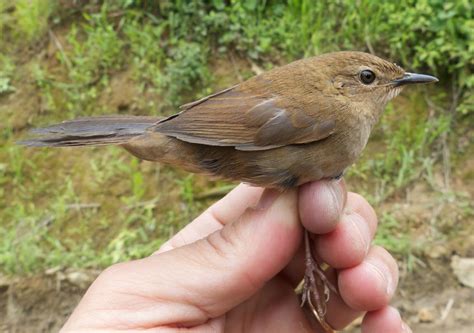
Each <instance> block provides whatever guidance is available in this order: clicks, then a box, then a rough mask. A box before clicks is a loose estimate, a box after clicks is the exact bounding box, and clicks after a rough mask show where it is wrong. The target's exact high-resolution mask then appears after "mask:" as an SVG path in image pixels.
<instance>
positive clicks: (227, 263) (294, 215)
mask: <svg viewBox="0 0 474 333" xmlns="http://www.w3.org/2000/svg"><path fill="white" fill-rule="evenodd" d="M297 207H298V205H297V194H296V191H295V190H290V191H286V192H284V193H281V192H278V191H275V190H265V192H264V193H263V195H262V197H261V199H260V202H259V204H258V205H257V207H255V208H254V209H249V210H247V211H246V212H245V213H244V214H243V215H242V216H241V217H240V218H239V219H238V220H237V221H235V222H233V223H230V224H227V225H225V226H224V228H222V229H221V230H219V231H216V232H214V233H212V234H210V235H209V236H207V237H206V238H204V239H201V240H199V241H197V242H194V243H191V244H189V245H187V246H183V247H180V248H177V249H175V250H172V251H169V252H166V253H163V254H162V256H161V258H160V256H156V258H157V260H159V261H160V262H159V263H157V266H156V267H158V269H159V270H160V276H157V281H156V282H155V283H156V284H155V285H158V284H160V283H162V281H160V280H161V279H163V276H162V274H163V273H165V274H166V275H167V277H168V278H167V284H166V294H167V297H170V298H173V302H176V303H179V302H182V300H186V301H188V303H189V304H190V305H192V306H193V307H196V308H197V309H199V311H194V312H193V311H185V312H184V313H183V314H185V315H186V316H188V317H187V318H182V320H184V321H185V322H187V323H193V324H196V323H199V322H201V321H202V322H205V321H207V320H208V319H209V318H215V317H218V316H220V315H222V314H224V313H226V312H227V311H229V310H230V309H232V308H234V307H235V306H237V305H238V304H240V303H242V302H243V301H245V300H246V299H248V298H250V297H251V296H252V295H254V294H255V293H256V292H257V291H258V290H259V289H260V288H262V286H263V285H264V284H265V283H266V282H267V281H268V280H270V279H271V278H272V277H274V276H275V275H276V274H278V272H280V271H281V270H282V269H283V268H284V267H285V266H286V265H287V264H288V262H289V261H290V260H291V259H292V258H293V256H294V255H295V252H296V250H297V248H298V246H299V243H300V237H301V226H300V224H299V220H298V212H297ZM147 259H150V260H153V259H152V257H150V258H147ZM157 292H158V293H161V292H163V289H161V288H160V290H157ZM163 319H164V320H166V319H167V318H163Z"/></svg>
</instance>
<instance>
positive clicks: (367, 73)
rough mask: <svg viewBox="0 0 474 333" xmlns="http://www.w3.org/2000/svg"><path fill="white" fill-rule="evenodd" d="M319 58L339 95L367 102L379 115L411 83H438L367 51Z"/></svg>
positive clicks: (355, 101) (327, 55) (334, 90)
mask: <svg viewBox="0 0 474 333" xmlns="http://www.w3.org/2000/svg"><path fill="white" fill-rule="evenodd" d="M317 58H318V62H320V64H319V65H318V67H319V68H322V70H323V71H325V72H326V73H325V74H326V75H325V77H326V78H327V79H328V80H330V83H331V86H332V89H331V90H332V91H333V92H334V93H335V94H336V95H339V96H340V97H341V98H345V99H347V100H348V101H351V102H352V103H364V104H365V105H367V106H369V107H370V109H372V110H376V111H377V112H381V111H382V110H383V108H384V107H385V105H386V104H387V102H388V101H389V100H391V99H392V98H394V97H395V96H397V95H398V94H399V93H400V92H401V90H402V89H403V87H404V86H406V85H408V84H415V83H429V82H438V79H437V78H435V77H434V76H430V75H425V74H415V73H408V72H406V71H405V70H404V69H403V68H401V67H400V66H398V65H396V64H394V63H392V62H389V61H386V60H384V59H381V58H379V57H376V56H374V55H372V54H368V53H363V52H334V53H328V54H325V55H322V56H320V57H317ZM321 65H322V66H321ZM326 83H327V82H326Z"/></svg>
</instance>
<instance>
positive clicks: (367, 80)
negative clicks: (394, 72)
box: [359, 69, 375, 84]
mask: <svg viewBox="0 0 474 333" xmlns="http://www.w3.org/2000/svg"><path fill="white" fill-rule="evenodd" d="M359 77H360V80H361V81H362V83H363V84H371V83H372V82H374V81H375V73H374V72H372V71H371V70H368V69H365V70H363V71H362V72H360V74H359Z"/></svg>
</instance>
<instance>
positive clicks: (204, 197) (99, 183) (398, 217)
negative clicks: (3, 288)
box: [0, 0, 474, 275]
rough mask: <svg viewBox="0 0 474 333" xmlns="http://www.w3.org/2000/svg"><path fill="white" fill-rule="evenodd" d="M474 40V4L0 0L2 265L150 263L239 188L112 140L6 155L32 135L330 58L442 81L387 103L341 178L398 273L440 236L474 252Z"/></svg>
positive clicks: (15, 270) (161, 108)
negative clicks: (373, 220)
mask: <svg viewBox="0 0 474 333" xmlns="http://www.w3.org/2000/svg"><path fill="white" fill-rule="evenodd" d="M473 31H474V20H473V4H472V2H471V1H469V0H447V1H444V0H419V1H415V0H398V1H376V0H358V1H342V0H337V1H312V0H287V1H277V0H274V1H270V0H269V1H265V0H261V1H258V0H246V1H235V0H230V1H229V0H227V1H225V0H212V1H204V0H189V1H184V0H182V1H180V0H178V1H146V0H143V1H133V0H120V1H109V0H105V1H80V0H75V1H72V0H71V1H66V0H15V1H6V0H0V36H1V38H0V116H1V122H0V131H1V138H0V140H1V145H0V240H1V241H0V271H3V272H4V273H7V274H20V275H23V274H31V273H35V272H40V271H44V270H46V269H50V268H54V267H57V268H65V267H75V268H87V267H99V268H100V267H104V266H106V265H110V264H112V263H114V262H117V261H123V260H127V259H130V258H138V257H142V256H146V255H149V254H150V253H152V252H153V251H154V250H156V249H157V248H158V247H159V246H160V244H161V243H162V242H163V241H165V240H166V239H167V238H169V237H170V235H172V234H173V233H175V232H176V231H177V230H179V228H181V227H182V226H183V225H185V224H186V223H187V222H189V221H190V220H191V219H192V218H193V217H195V216H196V215H197V214H198V213H199V212H201V211H202V210H203V209H204V208H205V207H207V206H208V205H209V204H210V203H211V202H213V201H214V200H216V199H217V198H218V197H219V196H221V195H223V194H224V193H225V192H226V191H228V190H229V189H230V188H231V186H232V185H233V184H228V183H224V182H221V181H212V180H209V179H207V178H206V177H202V176H197V175H190V174H187V173H185V172H182V171H179V170H175V169H173V168H170V167H166V166H161V165H157V164H151V163H148V162H142V161H139V160H137V159H135V158H133V157H132V156H130V155H129V154H127V153H126V152H124V151H121V150H120V149H117V148H88V149H80V150H70V149H27V148H24V147H20V146H17V145H15V141H17V140H18V139H19V138H21V137H23V136H24V135H25V133H26V131H27V130H28V129H29V128H32V127H34V126H41V125H45V124H48V123H51V122H58V121H62V120H65V119H71V118H75V117H82V116H89V115H105V114H135V115H169V114H172V113H174V112H176V110H177V106H179V105H180V104H182V103H185V102H189V101H192V100H194V99H197V98H200V97H203V96H205V95H207V94H210V93H212V92H213V91H216V90H218V89H221V88H225V87H228V86H230V85H233V84H235V83H237V82H239V81H242V80H245V79H246V78H248V77H251V76H253V75H255V74H258V73H260V72H261V71H262V70H267V69H270V68H272V67H274V66H278V65H282V64H286V63H288V62H290V61H292V60H295V59H299V58H302V57H307V56H312V55H317V54H321V53H324V52H329V51H337V50H359V51H366V52H371V53H374V54H376V55H379V56H381V57H384V58H387V59H390V60H392V61H394V62H396V63H398V64H399V65H401V66H402V67H404V68H405V69H407V70H410V71H417V72H422V73H428V74H433V75H436V76H438V77H439V78H440V83H439V84H438V85H436V86H435V85H429V86H423V87H416V88H413V87H410V88H409V89H406V91H405V92H404V93H403V94H402V96H401V97H398V98H397V99H395V100H394V101H393V102H392V103H391V104H390V105H389V107H388V108H387V111H386V114H385V115H384V117H383V119H382V122H381V124H379V126H378V127H377V129H376V130H375V133H373V136H372V138H371V142H370V144H369V146H368V148H367V150H366V151H365V152H364V154H363V157H362V158H361V160H360V161H358V162H357V163H356V165H355V166H353V167H352V168H351V169H350V170H349V172H348V174H347V175H346V180H347V182H348V185H349V188H350V189H351V190H353V191H357V192H359V193H362V194H363V195H365V196H366V197H367V198H368V199H369V201H370V202H371V203H372V204H373V205H374V206H375V207H376V210H377V212H378V215H379V218H380V222H381V227H380V230H379V233H378V236H377V242H378V243H381V244H383V245H385V246H387V247H388V248H389V249H390V250H391V251H392V252H393V253H395V254H396V255H397V257H398V258H399V259H400V261H401V262H402V264H404V266H403V267H405V268H406V269H413V267H416V264H417V262H419V259H418V258H419V257H421V256H424V255H426V254H427V253H433V251H436V250H438V251H439V246H440V244H443V247H448V250H446V251H448V252H447V253H452V252H456V253H460V254H464V255H466V254H469V253H470V252H469V251H471V250H473V249H472V244H474V243H473V242H472V236H470V235H472V234H473V227H472V223H467V222H468V221H471V222H472V221H473V214H474V210H473V206H472V195H473V192H472V191H473V187H474V186H473V185H474V167H473V164H474V160H473V153H474V148H473V129H474V121H473V116H474V97H473V96H474V94H473V86H474V75H473V71H472V70H473V67H474V34H473ZM469 237H471V238H469ZM467 239H470V240H469V241H467ZM460 240H461V241H460ZM445 244H447V245H445ZM443 251H444V250H443ZM443 253H445V252H442V254H441V255H443ZM471 254H473V253H471Z"/></svg>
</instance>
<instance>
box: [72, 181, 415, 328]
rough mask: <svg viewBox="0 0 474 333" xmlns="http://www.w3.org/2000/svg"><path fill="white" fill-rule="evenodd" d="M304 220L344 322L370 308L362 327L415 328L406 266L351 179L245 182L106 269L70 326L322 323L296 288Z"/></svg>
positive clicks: (334, 315) (339, 321)
mask: <svg viewBox="0 0 474 333" xmlns="http://www.w3.org/2000/svg"><path fill="white" fill-rule="evenodd" d="M301 223H302V224H303V225H304V226H305V228H307V229H308V230H309V231H311V232H312V233H313V234H315V235H317V236H315V242H314V243H315V249H314V250H315V253H316V254H317V255H318V256H319V257H320V258H321V259H322V260H323V261H325V262H327V263H328V264H329V265H330V266H331V267H333V268H334V269H333V270H331V271H330V272H328V274H329V276H330V278H332V279H333V281H334V283H335V284H336V285H337V286H338V288H339V295H331V297H330V300H329V303H328V312H327V315H326V319H327V321H328V323H329V324H330V325H331V326H333V327H334V328H335V329H341V328H343V327H345V326H347V325H348V324H349V323H350V322H352V321H353V320H354V319H355V318H357V317H358V316H361V315H364V313H365V315H364V320H363V322H362V332H364V333H371V332H387V333H391V332H397V333H398V332H410V329H409V328H408V326H406V325H405V324H404V323H403V322H402V320H401V319H400V315H399V314H398V312H397V310H395V309H394V308H391V307H389V306H388V305H387V304H388V302H389V301H390V299H391V297H392V296H393V294H394V292H395V289H396V285H397V280H398V269H397V265H396V262H395V260H394V259H393V258H392V257H391V256H390V255H389V254H388V252H386V251H385V250H384V249H382V248H381V247H377V246H372V247H371V245H370V243H371V240H372V238H373V236H374V233H375V229H376V225H377V219H376V216H375V213H374V211H373V209H372V208H371V207H370V205H369V204H368V203H367V201H366V200H365V199H363V198H362V197H361V196H359V195H357V194H354V193H346V190H345V186H344V182H342V181H339V182H336V181H319V182H315V183H310V184H306V185H304V186H302V187H300V188H299V189H298V190H288V191H286V192H284V193H279V192H277V191H274V190H265V191H264V190H263V189H261V188H256V187H251V186H247V185H239V186H238V187H237V188H236V189H234V190H233V191H232V192H230V193H229V194H228V195H227V196H226V197H224V198H223V199H221V200H220V201H219V202H217V203H216V204H214V205H213V206H211V207H210V208H209V209H207V210H206V211H205V212H204V213H203V214H202V215H201V216H199V217H198V218H196V219H195V220H194V221H193V222H192V223H190V224H189V225H188V226H186V227H185V228H184V229H183V230H181V231H180V232H179V233H177V234H176V235H175V236H174V237H173V238H172V239H170V240H169V241H168V242H167V243H165V244H164V245H163V246H162V247H161V248H160V249H159V251H158V252H156V253H155V254H153V255H152V256H150V257H147V258H144V259H140V260H135V261H130V262H125V263H120V264H116V265H113V266H111V267H109V268H108V269H106V270H105V271H104V272H103V273H102V274H100V276H99V277H98V278H97V280H96V281H95V282H94V283H93V284H92V285H91V287H90V288H89V290H88V291H87V292H86V294H85V295H84V297H83V299H82V300H81V302H80V304H79V305H78V307H77V308H76V309H75V311H74V313H73V314H72V315H71V317H70V318H69V319H68V321H67V323H66V324H65V326H64V327H63V331H64V332H66V331H75V330H84V331H93V330H95V331H97V330H103V331H119V330H120V331H123V330H127V331H133V330H137V331H138V330H140V331H143V330H151V331H170V332H174V331H179V329H180V328H187V329H191V330H192V331H196V332H224V331H225V332H305V331H307V332H314V331H316V332H318V331H319V329H318V328H317V325H316V324H314V323H313V322H312V321H311V319H308V317H307V316H306V314H305V311H304V310H303V309H302V308H301V307H300V300H299V298H298V297H297V296H296V295H295V293H294V288H295V287H296V285H297V284H298V283H299V282H300V281H301V279H302V278H303V275H304V269H305V268H304V251H303V242H302V234H303V233H302V227H301Z"/></svg>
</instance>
